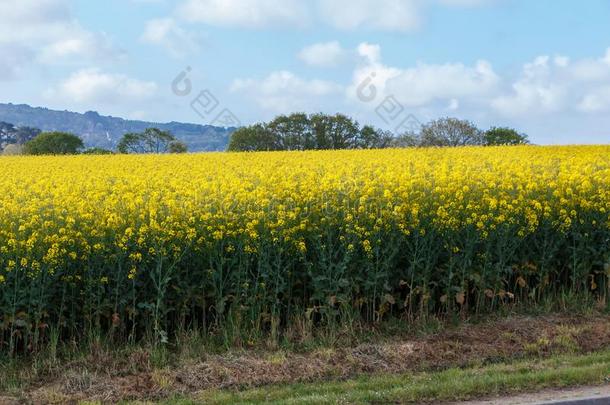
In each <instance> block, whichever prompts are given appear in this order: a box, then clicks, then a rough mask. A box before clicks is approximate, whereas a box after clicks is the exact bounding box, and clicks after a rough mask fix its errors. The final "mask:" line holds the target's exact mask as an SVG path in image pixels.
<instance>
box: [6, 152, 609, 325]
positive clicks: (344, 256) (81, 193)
mask: <svg viewBox="0 0 610 405" xmlns="http://www.w3.org/2000/svg"><path fill="white" fill-rule="evenodd" d="M0 162H1V166H2V172H3V173H2V176H1V177H0V189H1V190H2V193H1V194H0V285H2V286H3V288H4V286H7V285H8V284H9V283H11V285H14V286H28V288H33V287H30V286H32V285H33V284H32V283H29V284H28V283H26V282H25V281H23V280H38V282H39V283H40V285H41V286H43V285H47V284H44V283H48V285H52V284H51V283H57V282H59V280H63V281H65V282H67V283H70V284H71V285H73V286H76V287H74V288H78V289H80V290H81V292H80V294H81V295H79V294H76V293H75V294H74V295H73V296H74V297H81V296H82V295H83V294H89V293H92V292H90V291H94V290H92V288H93V287H91V284H90V283H86V282H85V280H89V281H91V280H96V282H97V284H99V286H100V288H101V289H102V290H100V291H102V292H101V293H100V294H104V292H103V291H106V290H104V289H112V288H116V287H115V286H117V285H120V283H121V280H123V282H124V283H125V284H129V285H133V286H136V285H137V284H136V283H142V285H146V286H148V287H150V286H151V285H152V286H154V288H156V289H157V290H158V291H159V290H161V289H164V288H165V289H167V290H168V291H169V290H170V288H169V287H166V286H167V285H169V284H170V283H174V282H177V281H176V280H178V279H179V278H180V277H184V278H187V277H188V278H189V279H188V282H185V283H184V284H185V285H180V286H176V287H175V288H173V290H172V291H175V294H176V296H178V297H186V295H185V294H186V292H185V291H187V290H189V289H192V288H197V287H199V286H200V287H201V288H202V289H208V290H210V291H212V292H210V294H209V295H208V296H207V297H208V298H209V297H213V300H214V301H215V302H214V308H215V310H218V311H219V310H220V309H221V308H224V307H225V305H229V302H230V301H231V300H233V301H236V300H238V299H239V297H241V296H242V295H244V294H246V293H247V294H252V296H253V297H262V296H263V295H262V294H271V293H272V292H275V293H277V296H276V297H275V298H274V300H275V301H271V300H270V301H269V302H277V300H278V298H277V297H278V296H279V297H282V298H281V299H285V297H287V296H288V294H289V293H288V292H286V291H292V290H290V289H289V288H288V287H285V286H287V285H290V283H293V284H294V285H293V286H294V287H295V288H297V287H298V288H302V289H305V290H306V291H305V292H302V293H301V295H302V296H309V295H310V296H312V297H315V296H316V295H315V294H316V291H317V290H318V289H324V293H323V294H327V295H328V296H331V294H332V297H335V296H339V295H337V294H339V290H341V289H343V290H347V289H348V287H347V286H348V285H353V284H354V283H357V282H360V281H358V280H363V277H369V276H368V275H369V274H377V273H375V272H378V273H379V272H381V271H382V270H383V271H384V272H386V273H387V277H386V278H385V279H383V277H380V276H379V277H378V276H375V277H376V278H374V279H373V278H372V279H371V280H374V281H371V283H368V282H365V281H362V283H363V286H365V287H362V288H363V289H358V290H357V292H354V291H356V290H353V291H352V290H350V291H351V292H350V293H349V294H352V295H351V297H352V299H353V300H354V301H353V302H373V301H375V300H377V301H376V302H377V303H379V302H381V301H379V300H383V297H384V296H388V295H387V294H394V293H396V292H397V291H398V292H399V293H396V294H395V295H396V296H397V295H400V294H402V295H403V296H401V297H400V299H401V300H402V299H403V298H404V295H405V294H411V293H412V294H415V293H416V292H419V293H420V294H421V295H423V294H426V297H428V298H430V296H431V294H433V293H434V292H430V288H431V287H430V285H426V283H429V282H430V280H432V277H433V276H434V277H436V275H434V274H437V273H430V276H426V278H422V279H421V281H419V282H416V281H411V282H410V281H409V280H416V278H417V277H416V276H414V275H413V274H411V273H409V272H416V270H415V269H419V268H425V266H427V265H429V267H434V266H437V268H442V269H449V270H447V271H448V272H449V273H448V274H449V276H447V277H445V276H438V278H439V280H436V281H434V284H433V285H434V286H440V287H435V288H438V289H439V291H438V294H437V296H441V295H442V296H443V297H446V296H447V294H456V293H457V294H462V295H460V297H461V298H462V299H460V300H459V301H458V302H459V303H460V304H461V303H462V302H464V300H465V299H466V300H467V299H469V297H463V294H464V293H463V292H461V291H470V290H467V289H466V288H467V285H468V283H475V284H477V286H478V287H479V288H480V291H485V292H486V294H485V295H487V296H493V295H494V294H495V292H497V291H498V290H499V288H500V287H499V283H501V282H504V283H505V284H506V280H508V278H507V277H502V278H500V277H498V280H495V279H493V277H491V276H490V273H489V268H491V267H493V266H496V267H494V268H498V269H501V270H502V271H504V269H505V268H506V267H509V268H510V266H521V267H519V268H526V267H527V266H530V267H534V268H542V267H544V266H546V267H547V268H550V266H551V265H552V266H555V267H554V268H557V269H563V268H567V267H566V266H563V267H561V266H560V265H561V263H560V261H562V260H564V259H565V258H564V257H563V256H561V255H562V254H564V252H561V251H560V249H562V246H564V245H563V244H565V243H568V242H567V241H568V240H569V241H572V242H573V243H574V244H576V243H578V244H579V245H578V248H579V249H580V248H581V247H582V249H588V248H589V247H587V246H586V245H587V243H589V242H591V243H598V242H595V241H597V240H600V241H603V240H604V238H606V239H605V240H606V244H607V240H608V239H607V238H608V235H609V230H610V219H609V218H610V216H609V213H610V146H566V147H537V146H522V147H521V146H520V147H492V148H450V149H395V150H394V149H391V150H373V151H316V152H274V153H243V154H231V153H210V154H190V155H148V156H127V155H125V156H121V155H117V156H71V157H3V158H0ZM576 228H578V232H577V233H578V238H576V237H574V238H572V237H570V238H567V237H566V240H565V241H563V240H562V241H559V242H560V243H559V242H558V243H557V244H555V245H553V244H551V243H550V242H549V238H554V237H556V235H562V234H565V235H568V234H570V232H575V231H574V229H576ZM542 229H544V232H543V231H542ZM543 233H544V234H543ZM570 235H571V234H570ZM468 237H472V238H473V239H472V240H473V242H472V243H470V244H468V243H465V242H464V241H465V240H466V239H465V238H468ZM427 238H428V239H427ZM434 238H436V239H434ZM527 238H532V239H531V240H530V239H528V242H527V243H525V245H519V242H515V243H514V244H508V243H507V242H506V241H508V240H517V241H518V240H525V239H527ZM595 238H597V239H595ZM423 240H429V241H432V242H430V244H429V246H427V247H426V245H424V244H423V242H422V241H423ZM534 240H535V241H540V244H535V243H533V242H532V241H534ZM438 241H440V242H442V244H441V246H440V247H439V249H441V250H442V252H438V251H437V250H438V249H437V245H438V243H437V242H438ZM592 241H593V242H592ZM572 242H570V243H572ZM392 243H394V244H395V247H396V248H395V249H394V250H391V249H389V247H388V246H389V245H390V244H392ZM486 243H487V245H486ZM493 243H496V244H497V246H492V245H490V244H493ZM536 243H537V242H536ZM547 245H548V246H547ZM507 246H508V247H507ZM574 246H576V245H574ZM530 247H531V249H537V250H535V252H545V251H548V252H551V251H552V250H550V249H555V250H554V251H556V252H557V257H556V258H555V257H553V258H550V259H549V258H548V257H545V256H544V253H541V254H540V255H538V256H536V257H537V258H538V259H536V257H534V256H535V255H534V254H533V253H531V252H533V251H534V250H527V249H529V248H530ZM597 248H598V249H597V252H598V256H599V258H600V259H599V260H598V262H605V263H608V262H610V260H609V258H608V246H607V245H606V246H605V247H604V246H597ZM333 249H335V250H333ZM426 249H427V250H426ZM435 249H437V250H435ZM502 249H504V250H502ZM509 249H512V250H509ZM519 249H521V250H519ZM499 251H500V252H506V259H505V258H503V257H499V256H498V255H499V254H498V253H497V252H499ZM421 252H424V253H425V254H428V255H429V256H426V257H427V259H426V260H425V263H424V264H418V262H416V260H415V259H414V257H415V256H417V255H420V253H421ZM430 252H432V253H430ZM435 252H436V253H435ZM530 253H531V255H530V256H532V257H526V256H527V255H528V254H530ZM502 254H504V253H502ZM536 254H537V253H536ZM549 254H554V253H549ZM333 255H334V256H333ZM236 257H237V259H235V258H236ZM253 258H254V259H253ZM286 258H289V259H286ZM386 259H387V260H386ZM411 259H413V260H411ZM551 259H553V260H555V259H556V260H555V261H553V260H551ZM231 260H233V261H231ZM257 260H258V262H257ZM274 260H275V261H274ZM291 260H292V261H291ZM384 260H386V261H384ZM392 260H393V261H392ZM459 260H461V261H459ZM536 260H540V263H536V265H535V266H533V265H531V264H528V265H527V266H526V264H525V263H524V262H528V263H530V262H535V261H536ZM596 260H597V259H596ZM334 261H341V263H343V264H344V267H345V268H347V270H348V272H349V271H354V272H356V271H363V272H364V273H363V275H362V276H359V277H360V278H357V279H353V280H352V279H350V278H349V276H347V275H346V273H342V272H341V271H343V270H340V266H339V265H338V264H337V263H335V262H334ZM255 262H256V263H261V262H264V263H266V264H265V265H268V268H269V269H272V270H270V273H269V274H272V275H273V276H271V275H264V274H262V273H260V272H261V270H260V269H261V268H262V265H258V267H257V266H256V265H255V264H253V263H255ZM329 263H330V264H329ZM333 263H334V264H333ZM456 263H461V264H459V265H458V264H456ZM545 263H546V264H545ZM335 264H336V265H337V266H335ZM475 264H476V265H475ZM492 265H493V266H492ZM586 265H588V263H585V262H583V264H582V266H586ZM603 265H604V264H603V263H602V264H601V266H603ZM239 266H248V270H244V271H243V274H241V275H240V276H235V274H234V273H235V272H237V270H236V269H237V268H239ZM333 266H335V267H333ZM383 266H385V267H383ZM418 266H419V267H418ZM459 266H462V267H461V268H462V270H461V271H465V270H464V269H468V271H471V272H472V274H470V275H469V277H470V278H469V277H466V276H465V275H464V276H459V277H458V276H456V274H457V272H458V270H459V268H460V267H459ZM476 266H479V267H478V270H477V269H476V268H477V267H476ZM524 266H526V267H524ZM394 268H396V269H395V270H394ZM155 269H156V270H155ZM253 269H254V270H253ZM456 269H458V270H456ZM323 270H324V271H326V273H324V271H323ZM153 271H156V273H154V274H156V276H154V277H152V279H153V281H148V280H149V278H148V274H147V273H151V272H153ZM275 271H277V272H284V273H285V274H286V278H287V279H289V280H292V281H286V282H285V283H284V284H282V286H281V288H286V290H285V291H284V290H283V291H280V290H279V288H280V287H278V286H276V287H274V288H275V290H273V289H272V288H271V287H269V286H270V285H271V284H272V283H273V282H275V281H274V280H276V279H277V277H278V276H277V275H278V274H284V273H277V272H276V273H273V272H275ZM316 271H318V272H320V273H324V274H313V273H314V272H316ZM558 271H559V270H558ZM574 271H575V270H574ZM171 272H173V275H172V276H171V278H170V277H169V276H168V277H165V276H164V274H166V273H171ZM177 272H182V273H177ZM227 272H232V273H231V274H232V275H231V277H234V278H231V277H229V276H227V274H228V273H227ZM256 272H258V273H256ZM299 272H301V273H302V274H304V275H300V273H299ZM401 272H402V273H401ZM486 272H487V273H486ZM533 272H534V270H531V271H530V273H533ZM331 273H332V274H331ZM16 274H19V276H17V275H16ZM526 276H527V275H526V274H525V273H519V277H521V278H519V279H518V280H525V278H523V277H526ZM20 277H21V278H20ZM155 277H156V278H155ZM282 277H283V276H282ZM299 277H300V279H299V280H297V281H295V280H296V279H297V278H299ZM307 277H309V278H308V279H307ZM324 277H326V278H324ZM371 277H373V276H371ZM443 277H444V278H443ZM511 277H512V276H511ZM516 277H517V275H515V277H514V279H515V280H517V278H516ZM557 277H558V278H559V276H557ZM543 278H544V277H541V279H540V280H539V282H540V283H543V282H544V283H548V277H546V278H544V280H547V281H543V280H542V279H543ZM347 279H349V280H351V281H349V282H347V281H345V280H347ZM49 280H50V281H49ZM308 280H309V281H308ZM311 280H334V282H336V283H337V285H338V286H339V287H337V288H336V290H337V291H334V292H333V291H331V292H328V293H327V291H326V290H325V289H326V287H320V288H318V287H316V286H313V287H311V289H309V290H307V289H306V288H305V287H303V285H306V283H308V282H310V281H311ZM354 280H356V281H354ZM442 280H446V283H445V285H443V284H442V282H441V281H442ZM311 282H312V283H314V281H311ZM323 282H324V283H331V282H332V281H320V283H321V284H320V285H322V283H323ZM443 282H444V281H443ZM79 283H82V285H81V284H79ZM146 283H152V284H146ZM205 283H208V284H205ZM350 283H351V284H350ZM367 283H368V284H367ZM414 283H415V284H414ZM456 283H457V284H460V285H459V286H458V287H456V289H455V290H451V288H453V286H455V284H456ZM528 283H530V280H529V279H528ZM203 284H205V286H204V285H203ZM518 284H519V285H524V284H523V283H522V282H521V281H519V283H518ZM260 285H265V286H267V288H266V291H262V292H261V291H259V290H260ZM324 285H326V284H324ZM369 285H371V286H373V285H374V287H370V288H371V291H372V292H371V294H370V296H366V297H365V295H366V294H368V293H364V292H363V291H365V289H366V288H369V287H366V286H369ZM405 285H409V288H410V290H404V288H406V287H404V286H405ZM243 286H246V287H247V288H249V289H250V290H248V291H247V292H244V291H243V289H244V288H245V287H243ZM388 286H389V287H388ZM148 287H146V288H148ZM509 287H510V286H505V287H503V288H509ZM15 288H21V287H15ZM41 288H42V287H41ZM134 288H136V287H134ZM230 288H233V290H231V292H230V293H226V297H225V298H223V297H221V296H220V295H221V294H225V291H227V289H230ZM291 288H292V287H291ZM307 288H309V287H307ZM349 288H351V287H349ZM256 289H259V290H256ZM384 289H385V291H384V294H385V295H383V294H382V295H380V290H384ZM401 289H402V290H401ZM441 290H442V291H441ZM84 291H88V292H87V293H85V292H84ZM96 291H97V290H96ZM158 291H157V293H158ZM189 291H190V290H189ZM400 291H403V292H400ZM409 291H411V292H409ZM452 291H453V292H452ZM489 291H492V292H493V293H492V294H490V293H489ZM98 293H99V291H98ZM45 294H47V295H44V294H41V295H40V296H41V297H47V296H53V297H59V298H57V302H59V303H56V302H55V301H53V302H52V303H48V305H51V304H52V305H56V306H57V307H59V306H61V307H62V308H65V307H66V305H65V304H64V303H63V301H61V300H63V299H64V296H65V294H66V292H65V291H63V290H57V289H56V290H53V291H51V292H49V291H48V290H46V292H45ZM62 294H64V295H62ZM142 294H144V295H145V293H142ZM197 294H199V293H196V292H193V293H192V296H189V298H188V299H192V300H193V302H195V301H196V302H199V301H197V300H200V301H201V300H204V299H203V298H201V296H202V294H199V295H197ZM240 294H242V295H240ZM256 294H261V295H256ZM357 294H360V295H361V296H360V297H356V296H354V295H357ZM35 295H36V294H30V295H29V296H35ZM203 295H205V294H203ZM108 296H113V295H112V294H111V293H109V294H108ZM114 296H115V298H113V299H114V301H113V299H110V298H109V299H108V302H112V303H113V304H109V307H112V305H114V306H115V307H116V306H117V305H119V304H116V302H118V301H117V299H116V296H119V294H114ZM244 296H245V295H244ZM390 296H391V295H390ZM6 297H7V295H6V294H4V293H3V296H0V309H2V308H1V307H2V305H4V306H5V309H6V306H7V305H9V304H10V302H12V301H9V299H8V298H6ZM378 297H381V298H378ZM428 298H426V299H428ZM431 298H434V296H432V297H431ZM483 298H485V297H483ZM3 299H4V301H3ZM53 299H55V298H53ZM75 299H76V298H75ZM78 299H81V298H78ZM104 299H105V298H104ZM104 299H100V302H101V301H103V300H104ZM186 299H187V298H185V300H186ZM312 299H313V298H312ZM316 299H317V300H318V301H319V302H323V303H326V302H328V297H322V296H320V298H319V299H318V298H316ZM49 300H51V301H52V299H51V298H49ZM146 301H147V302H153V301H154V300H152V299H147V300H146ZM175 301H176V300H174V301H173V302H175ZM332 301H333V302H338V303H339V302H341V301H340V299H339V298H333V300H332ZM393 301H394V299H392V300H385V301H383V305H386V306H388V305H389V304H388V302H393ZM3 302H4V304H3ZM157 302H160V301H159V300H157ZM202 302H203V301H202ZM205 302H207V301H205ZM396 302H398V300H396ZM10 305H13V304H10ZM37 305H38V304H37ZM121 305H127V304H121ZM188 305H190V303H188V304H187V303H185V304H184V307H188ZM201 305H207V304H201ZM274 305H275V304H274ZM307 305H309V303H308V302H306V303H304V304H303V306H307ZM39 306H42V304H40V305H39ZM13 309H14V308H12V309H11V310H13ZM21 309H23V308H21ZM24 310H27V309H24ZM133 311H135V309H133ZM261 311H262V310H261ZM0 312H1V311H0ZM47 312H49V311H47ZM0 315H1V313H0ZM58 316H59V315H58Z"/></svg>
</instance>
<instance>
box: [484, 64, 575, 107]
mask: <svg viewBox="0 0 610 405" xmlns="http://www.w3.org/2000/svg"><path fill="white" fill-rule="evenodd" d="M550 62H551V61H550V58H549V57H548V56H539V57H537V58H536V59H535V60H534V61H533V62H531V63H527V64H525V65H524V66H523V71H522V74H521V77H520V78H519V79H518V80H517V81H516V82H515V83H513V85H512V90H513V91H512V92H511V94H507V95H501V96H499V97H496V98H495V99H494V100H492V106H493V107H494V108H495V109H496V110H498V111H499V112H500V113H502V114H504V115H509V116H515V115H517V116H518V115H523V114H528V113H531V112H533V111H535V112H537V113H552V112H557V111H559V110H561V109H563V108H564V107H565V103H566V102H567V96H568V88H567V85H568V83H567V82H563V83H562V82H560V81H556V80H553V70H554V69H556V68H562V66H561V65H562V64H563V63H560V64H559V65H558V64H557V62H556V61H553V63H550Z"/></svg>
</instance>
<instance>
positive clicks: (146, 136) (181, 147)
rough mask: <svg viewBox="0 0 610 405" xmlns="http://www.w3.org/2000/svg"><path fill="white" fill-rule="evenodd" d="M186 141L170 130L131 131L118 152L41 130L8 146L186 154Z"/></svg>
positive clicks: (24, 150) (8, 149) (36, 151)
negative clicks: (180, 139)
mask: <svg viewBox="0 0 610 405" xmlns="http://www.w3.org/2000/svg"><path fill="white" fill-rule="evenodd" d="M187 151H188V148H187V146H186V144H185V143H184V142H181V141H179V140H177V139H176V137H175V136H174V135H172V133H171V132H169V131H161V130H160V129H158V128H148V129H146V130H145V131H144V132H140V133H127V134H125V135H123V137H122V138H121V140H120V141H119V143H118V144H117V147H116V151H112V150H109V149H104V148H98V147H93V148H85V144H84V142H83V140H82V139H81V138H80V137H78V136H77V135H74V134H71V133H68V132H57V131H54V132H41V131H40V130H38V131H37V133H36V135H35V136H33V137H31V138H30V139H28V140H26V141H25V142H15V143H10V144H7V145H6V146H5V147H4V151H3V153H4V154H8V155H17V154H23V155H76V154H85V155H109V154H113V153H121V154H129V153H139V154H144V153H186V152H187Z"/></svg>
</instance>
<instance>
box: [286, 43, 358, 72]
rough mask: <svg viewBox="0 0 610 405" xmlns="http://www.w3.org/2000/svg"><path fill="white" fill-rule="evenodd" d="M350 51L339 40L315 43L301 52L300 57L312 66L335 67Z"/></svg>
mask: <svg viewBox="0 0 610 405" xmlns="http://www.w3.org/2000/svg"><path fill="white" fill-rule="evenodd" d="M347 54H348V51H346V50H345V49H343V48H342V47H341V44H339V42H338V41H332V42H324V43H318V44H313V45H310V46H308V47H305V48H303V49H302V50H301V52H299V55H298V56H299V59H301V60H302V61H303V62H305V63H306V64H308V65H310V66H318V67H334V66H337V65H338V64H339V63H341V62H342V61H343V60H344V59H345V57H346V56H347Z"/></svg>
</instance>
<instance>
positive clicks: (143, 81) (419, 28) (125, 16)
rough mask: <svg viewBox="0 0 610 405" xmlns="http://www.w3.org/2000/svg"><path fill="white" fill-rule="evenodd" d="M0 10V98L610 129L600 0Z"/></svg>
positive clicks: (38, 4) (131, 2)
mask: <svg viewBox="0 0 610 405" xmlns="http://www.w3.org/2000/svg"><path fill="white" fill-rule="evenodd" d="M0 15H1V16H3V17H2V19H3V22H2V25H0V52H1V54H2V58H0V101H1V102H13V103H28V104H32V105H36V106H46V107H49V108H54V109H62V110H63V109H68V110H73V111H79V112H84V111H87V110H97V111H99V112H100V113H102V114H107V115H114V116H120V117H125V118H134V119H145V120H151V121H173V120H174V121H186V122H196V123H211V122H217V123H218V122H224V121H222V120H221V121H218V117H219V116H222V114H220V113H221V112H222V113H226V112H227V111H230V112H231V113H232V116H233V119H237V120H239V122H241V123H243V124H249V123H252V122H256V121H262V120H267V119H270V118H272V117H274V116H275V115H277V114H282V113H289V112H293V111H305V112H317V111H323V112H328V113H335V112H342V113H346V114H349V115H352V116H354V117H355V118H357V119H358V120H359V121H360V122H362V123H370V124H374V125H377V126H380V127H383V128H385V129H389V130H398V131H400V130H401V128H405V126H406V125H407V124H409V123H413V122H422V123H423V122H426V121H428V120H430V119H434V118H438V117H443V116H455V117H459V118H464V119H469V120H472V121H474V122H475V123H476V124H477V125H479V126H480V127H481V128H487V127H489V126H492V125H497V126H513V127H515V128H517V129H519V130H520V131H523V132H526V133H528V134H529V135H530V137H531V138H532V140H533V141H534V142H536V143H541V144H556V143H561V144H566V143H608V142H609V141H610V24H608V21H610V2H608V1H607V0H586V1H582V2H576V1H573V0H572V1H569V0H175V1H170V0H105V1H96V2H93V1H90V0H72V1H70V0H21V1H19V2H14V1H10V0H0ZM187 67H188V68H189V69H188V72H187V70H186V69H187ZM181 72H187V74H186V75H184V76H183V78H186V79H188V81H189V82H190V84H191V86H190V90H191V91H190V92H187V93H188V94H184V93H181V94H182V95H177V94H176V92H175V91H173V90H172V82H173V81H174V79H175V78H176V77H177V76H178V75H179V74H180V73H181ZM184 85H185V82H184V81H182V80H181V81H180V86H181V87H180V88H182V89H183V88H184ZM203 91H205V93H203V94H205V95H206V96H202V92H203ZM202 97H204V98H203V99H202ZM202 100H203V101H202ZM210 100H213V102H212V101H210ZM193 101H198V102H199V103H198V104H197V106H198V109H197V111H196V110H194V109H193V108H192V107H191V104H192V102H193ZM204 110H205V111H204Z"/></svg>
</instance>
